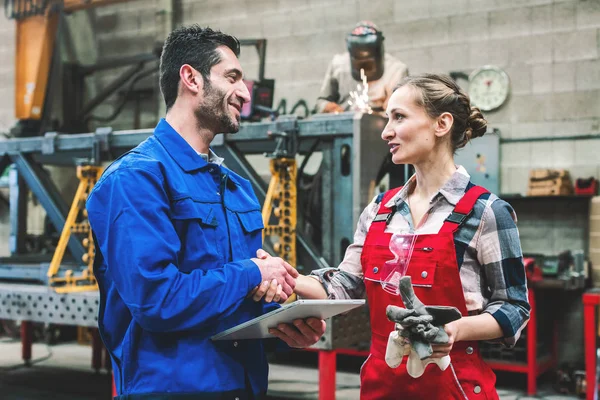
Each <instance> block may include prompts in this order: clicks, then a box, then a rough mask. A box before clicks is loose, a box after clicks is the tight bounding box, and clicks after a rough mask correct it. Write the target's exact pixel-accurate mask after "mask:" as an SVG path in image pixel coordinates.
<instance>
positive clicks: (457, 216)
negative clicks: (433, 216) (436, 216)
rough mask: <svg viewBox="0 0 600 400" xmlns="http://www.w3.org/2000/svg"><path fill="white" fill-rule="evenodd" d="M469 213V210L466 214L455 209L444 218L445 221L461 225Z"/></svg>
mask: <svg viewBox="0 0 600 400" xmlns="http://www.w3.org/2000/svg"><path fill="white" fill-rule="evenodd" d="M469 215H471V213H470V212H469V213H468V214H462V213H458V212H456V211H452V213H451V214H450V215H448V218H446V220H445V221H447V222H452V223H454V224H457V225H462V224H463V223H464V222H465V220H466V219H467V218H468V217H469Z"/></svg>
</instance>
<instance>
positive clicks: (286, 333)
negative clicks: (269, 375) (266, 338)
mask: <svg viewBox="0 0 600 400" xmlns="http://www.w3.org/2000/svg"><path fill="white" fill-rule="evenodd" d="M325 327H326V324H325V321H324V320H322V319H318V318H307V319H305V320H303V319H297V320H295V321H294V324H293V325H292V324H279V325H278V326H277V329H275V328H271V329H269V333H270V334H272V335H273V336H276V337H278V338H279V339H281V340H283V341H284V342H286V343H287V345H288V346H290V347H295V348H298V349H302V348H305V347H309V346H312V345H313V344H315V343H317V342H318V341H319V339H320V338H321V336H323V334H324V333H325Z"/></svg>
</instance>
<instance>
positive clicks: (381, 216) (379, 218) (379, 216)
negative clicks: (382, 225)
mask: <svg viewBox="0 0 600 400" xmlns="http://www.w3.org/2000/svg"><path fill="white" fill-rule="evenodd" d="M391 215H392V213H387V214H377V215H376V216H375V218H373V222H381V221H386V223H387V221H388V219H390V218H391V217H390V216H391Z"/></svg>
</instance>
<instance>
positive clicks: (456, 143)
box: [396, 74, 487, 151]
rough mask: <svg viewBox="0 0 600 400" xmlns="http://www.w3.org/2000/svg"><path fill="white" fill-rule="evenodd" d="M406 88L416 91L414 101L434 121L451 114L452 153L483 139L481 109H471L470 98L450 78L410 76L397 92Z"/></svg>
mask: <svg viewBox="0 0 600 400" xmlns="http://www.w3.org/2000/svg"><path fill="white" fill-rule="evenodd" d="M403 86H409V87H411V88H413V89H416V91H415V92H416V93H417V94H418V95H417V96H415V101H416V102H417V104H418V105H420V106H422V107H423V108H424V109H425V111H426V112H427V114H428V115H429V116H430V117H431V118H437V117H439V116H440V115H442V113H445V112H447V113H450V114H452V117H453V118H454V123H453V125H452V130H451V132H450V137H451V144H452V151H456V150H457V149H460V148H462V147H465V145H466V144H467V143H468V142H469V140H471V139H473V138H476V137H480V136H483V135H484V134H485V132H486V131H487V121H486V120H485V118H484V117H483V115H482V114H481V111H480V110H479V108H477V107H473V106H471V101H470V99H469V95H467V94H466V93H465V92H464V91H463V90H462V89H461V88H460V86H458V85H457V84H456V82H454V80H453V79H452V78H450V77H449V76H448V75H442V74H422V75H415V76H407V77H406V78H404V79H403V80H402V82H400V84H399V85H398V87H396V89H398V88H401V87H403Z"/></svg>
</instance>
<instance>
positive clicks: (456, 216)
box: [440, 186, 489, 233]
mask: <svg viewBox="0 0 600 400" xmlns="http://www.w3.org/2000/svg"><path fill="white" fill-rule="evenodd" d="M487 193H489V191H488V190H487V189H486V188H484V187H481V186H472V187H471V188H470V189H469V190H467V192H466V193H465V195H464V196H463V197H462V198H461V199H460V200H459V201H458V203H457V204H456V207H454V210H453V211H452V213H450V215H449V216H448V218H446V220H445V221H444V225H442V228H441V229H440V233H445V232H456V231H457V230H458V228H460V227H461V225H462V224H463V223H464V222H465V221H466V220H467V218H468V217H469V216H470V215H471V213H472V212H473V207H474V206H475V203H477V200H478V199H479V198H480V197H481V196H482V195H484V194H487Z"/></svg>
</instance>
